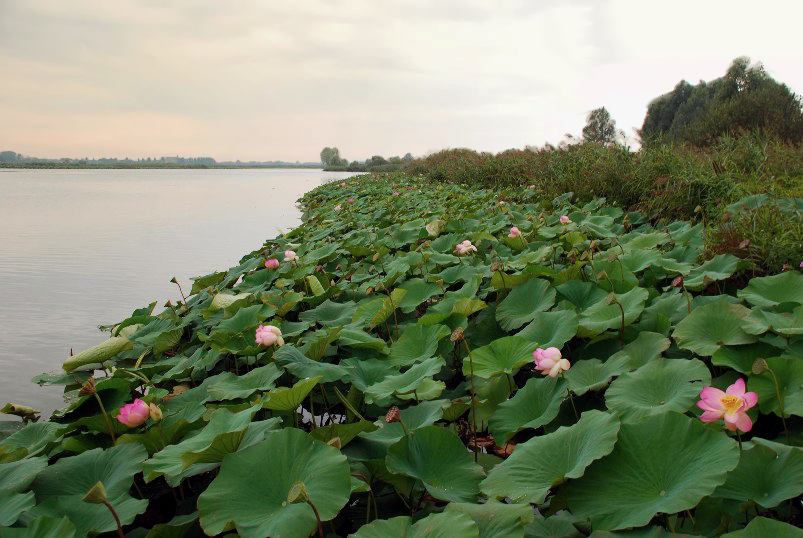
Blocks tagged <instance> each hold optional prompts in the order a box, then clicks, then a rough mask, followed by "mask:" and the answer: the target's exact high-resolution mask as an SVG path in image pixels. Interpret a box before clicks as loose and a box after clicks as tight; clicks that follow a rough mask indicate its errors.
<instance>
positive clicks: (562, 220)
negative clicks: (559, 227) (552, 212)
mask: <svg viewBox="0 0 803 538" xmlns="http://www.w3.org/2000/svg"><path fill="white" fill-rule="evenodd" d="M571 222H572V219H570V218H569V217H567V216H566V215H561V216H560V223H561V224H570V223H571Z"/></svg>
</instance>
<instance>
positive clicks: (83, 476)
mask: <svg viewBox="0 0 803 538" xmlns="http://www.w3.org/2000/svg"><path fill="white" fill-rule="evenodd" d="M147 456H148V454H147V452H146V451H145V448H143V447H142V446H140V445H136V444H123V445H118V446H115V447H112V448H108V449H106V450H101V449H99V448H96V449H93V450H88V451H87V452H84V453H82V454H79V455H78V456H72V457H68V458H62V459H60V460H58V461H57V462H56V463H54V464H53V465H50V466H48V467H46V468H45V469H43V470H42V471H41V472H40V473H39V474H38V475H37V477H36V479H35V480H34V483H33V486H32V489H33V492H34V493H35V494H36V499H37V501H38V504H37V505H36V506H35V507H34V508H32V509H31V510H29V512H28V513H29V514H30V515H31V516H32V517H37V516H50V517H61V516H65V515H66V516H67V517H69V518H70V521H72V523H73V525H75V529H76V535H77V536H85V535H86V534H87V533H90V532H93V533H101V532H109V531H114V530H116V529H117V524H116V523H115V521H114V518H112V515H111V513H110V512H109V510H108V509H107V508H106V507H105V506H103V505H101V504H89V503H86V502H84V501H83V497H84V495H86V492H87V491H89V489H90V488H92V487H93V486H94V485H95V484H97V483H98V482H102V483H103V486H104V487H105V489H106V496H107V498H108V500H109V502H110V503H111V504H112V506H114V509H115V510H116V511H117V513H118V515H119V516H120V520H121V521H122V523H123V525H128V524H129V523H131V522H132V521H133V520H134V517H136V516H137V514H141V513H143V512H144V511H145V509H146V508H147V506H148V501H147V500H139V499H134V498H133V497H131V495H129V493H128V490H129V489H130V488H131V484H132V483H133V480H134V475H135V474H137V473H138V472H140V471H141V470H142V463H143V461H145V458H147Z"/></svg>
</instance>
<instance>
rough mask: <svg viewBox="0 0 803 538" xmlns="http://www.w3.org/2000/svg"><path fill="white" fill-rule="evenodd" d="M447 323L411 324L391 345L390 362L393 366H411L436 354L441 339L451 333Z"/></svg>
mask: <svg viewBox="0 0 803 538" xmlns="http://www.w3.org/2000/svg"><path fill="white" fill-rule="evenodd" d="M451 332H452V331H451V330H450V329H449V327H447V326H445V325H418V324H415V325H409V326H408V327H407V328H406V329H405V330H404V332H402V334H401V336H400V337H399V339H398V340H397V341H396V342H394V343H393V345H392V346H390V355H389V356H388V362H389V363H390V364H392V365H393V366H409V365H411V364H414V363H416V362H419V361H422V360H424V359H428V358H430V357H432V356H434V355H435V352H436V351H437V349H438V343H439V342H440V340H441V339H443V338H444V337H446V336H449V334H451Z"/></svg>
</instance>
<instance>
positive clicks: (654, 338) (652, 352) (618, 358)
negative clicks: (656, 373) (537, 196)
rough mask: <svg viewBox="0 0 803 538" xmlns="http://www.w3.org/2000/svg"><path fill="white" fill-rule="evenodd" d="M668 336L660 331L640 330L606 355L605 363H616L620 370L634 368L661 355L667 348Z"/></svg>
mask: <svg viewBox="0 0 803 538" xmlns="http://www.w3.org/2000/svg"><path fill="white" fill-rule="evenodd" d="M670 344H671V342H670V340H669V338H667V337H665V336H664V335H662V334H660V333H654V332H649V331H641V332H640V333H638V336H637V337H636V339H635V340H633V341H632V342H629V343H627V344H625V346H624V347H623V348H622V349H620V350H619V351H617V352H616V353H614V354H613V355H611V356H610V357H608V360H607V361H606V363H611V368H612V367H613V365H618V366H620V367H621V368H622V371H626V370H635V369H636V368H640V367H641V366H644V365H645V364H647V363H648V362H651V361H653V360H655V359H657V358H658V357H660V356H661V353H663V352H664V351H666V350H667V349H669V345H670Z"/></svg>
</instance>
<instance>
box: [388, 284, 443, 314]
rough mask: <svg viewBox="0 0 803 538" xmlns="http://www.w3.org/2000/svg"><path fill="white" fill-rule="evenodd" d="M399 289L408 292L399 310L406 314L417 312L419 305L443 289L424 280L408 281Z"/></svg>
mask: <svg viewBox="0 0 803 538" xmlns="http://www.w3.org/2000/svg"><path fill="white" fill-rule="evenodd" d="M399 288H401V289H403V290H405V291H406V292H407V293H406V294H405V295H404V298H403V299H402V300H401V302H400V303H399V305H398V306H399V310H401V311H402V312H404V313H405V314H409V313H410V312H412V311H413V310H415V309H416V307H417V306H418V305H420V304H421V303H423V302H424V301H426V300H427V299H430V298H432V297H434V296H436V295H438V294H439V293H440V292H441V289H440V288H439V287H438V286H436V285H435V284H432V283H430V282H427V281H426V280H424V279H423V278H413V279H411V280H407V281H406V282H403V283H402V284H400V285H399Z"/></svg>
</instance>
